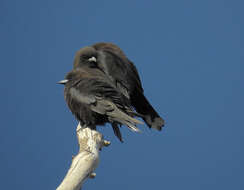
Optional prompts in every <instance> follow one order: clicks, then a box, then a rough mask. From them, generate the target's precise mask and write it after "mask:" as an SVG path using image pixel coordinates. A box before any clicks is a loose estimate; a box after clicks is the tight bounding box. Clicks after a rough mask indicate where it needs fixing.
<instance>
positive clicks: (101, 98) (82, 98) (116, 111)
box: [60, 66, 143, 141]
mask: <svg viewBox="0 0 244 190" xmlns="http://www.w3.org/2000/svg"><path fill="white" fill-rule="evenodd" d="M60 83H61V84H65V89H64V96H65V100H66V102H67V104H68V107H69V108H70V110H71V112H72V113H73V114H74V115H75V116H76V118H77V119H78V120H79V121H80V122H81V124H82V125H86V126H89V127H91V128H96V125H104V124H105V123H106V122H109V123H111V124H112V127H113V130H114V133H115V135H116V136H117V137H118V138H119V139H120V141H122V136H121V133H120V130H119V127H118V126H119V125H126V126H127V127H128V128H130V129H131V130H132V131H139V129H138V128H137V127H136V124H143V123H142V122H140V121H138V120H137V119H134V118H133V116H135V115H137V114H136V113H134V112H133V110H132V108H131V107H130V103H129V100H128V98H126V97H125V96H124V95H123V94H122V93H121V92H120V91H118V90H117V88H116V87H115V86H114V84H113V83H112V82H111V81H110V79H109V78H108V77H107V76H106V75H105V74H104V73H103V72H101V71H100V70H98V69H93V68H89V67H85V66H84V67H82V68H77V69H74V70H72V71H71V72H69V73H68V74H67V75H66V78H65V80H63V81H60Z"/></svg>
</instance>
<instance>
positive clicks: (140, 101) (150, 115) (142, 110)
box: [132, 92, 164, 131]
mask: <svg viewBox="0 0 244 190" xmlns="http://www.w3.org/2000/svg"><path fill="white" fill-rule="evenodd" d="M132 104H133V106H134V107H135V109H136V111H137V112H138V113H139V114H141V115H143V117H142V118H143V120H144V121H145V122H146V124H147V125H148V127H149V128H151V127H152V128H154V129H157V130H159V131H160V130H161V129H162V127H163V126H164V120H163V119H162V118H161V117H160V116H159V115H158V113H157V112H156V111H155V110H154V108H153V107H152V106H151V104H150V102H149V101H148V100H147V98H146V97H145V96H144V94H143V93H141V92H139V93H137V94H136V96H135V98H134V99H132Z"/></svg>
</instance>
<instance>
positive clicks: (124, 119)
mask: <svg viewBox="0 0 244 190" xmlns="http://www.w3.org/2000/svg"><path fill="white" fill-rule="evenodd" d="M109 117H110V120H113V121H115V122H117V123H120V124H122V125H126V126H127V127H128V128H129V129H130V130H132V131H134V132H140V130H139V129H138V128H137V127H136V125H137V124H144V123H143V122H141V121H139V120H137V119H135V118H133V117H131V116H129V115H127V114H126V113H125V112H123V111H121V110H120V109H118V108H117V107H116V108H115V110H114V111H112V112H111V113H110V114H109ZM113 129H114V130H115V128H113ZM116 130H117V129H116ZM116 136H117V135H116Z"/></svg>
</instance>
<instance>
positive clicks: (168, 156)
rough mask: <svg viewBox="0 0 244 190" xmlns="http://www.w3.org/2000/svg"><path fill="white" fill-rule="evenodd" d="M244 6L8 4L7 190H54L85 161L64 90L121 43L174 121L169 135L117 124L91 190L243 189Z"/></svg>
mask: <svg viewBox="0 0 244 190" xmlns="http://www.w3.org/2000/svg"><path fill="white" fill-rule="evenodd" d="M243 7H244V2H243V1H241V0H240V1H237V0H228V1H227V0H205V1H200V0H164V1H153V0H152V1H142V0H141V1H131V0H123V1H114V0H107V1H104V0H100V1H93V0H89V1H88V0H86V1H85V0H79V1H78V0H70V1H63V0H59V1H57V0H53V1H49V0H42V1H36V0H23V1H17V0H1V1H0V28H1V30H0V41H1V43H0V52H1V56H0V63H1V64H0V72H1V75H0V79H1V81H2V83H1V88H0V90H1V99H0V103H1V107H0V111H1V133H0V151H1V156H0V160H1V161H0V168H1V170H0V179H1V189H24V190H33V189H35V190H39V189H40V190H43V189H46V190H47V189H55V188H56V187H57V186H58V185H59V184H60V182H61V181H62V179H63V177H64V176H65V174H66V172H67V170H68V168H69V166H70V163H71V157H72V155H75V154H76V153H77V151H78V145H77V141H76V134H75V128H76V125H77V122H76V120H75V119H74V117H73V115H72V114H71V113H70V111H69V110H68V108H67V106H66V103H65V101H64V97H63V86H61V85H57V84H56V82H57V81H59V80H61V79H63V78H64V75H65V73H66V72H68V71H69V70H71V68H72V64H73V58H74V55H75V52H76V51H77V50H78V49H79V48H81V47H84V46H87V45H91V44H93V43H95V42H101V41H105V42H113V43H115V44H117V45H119V46H120V47H121V48H122V49H123V50H124V52H125V53H126V55H127V56H128V57H129V58H130V59H131V60H132V61H133V62H134V63H135V64H136V66H137V68H138V70H139V73H140V76H141V79H142V82H143V86H144V90H145V94H146V96H147V97H148V99H149V100H150V102H151V103H152V105H154V107H155V108H156V110H157V111H158V112H159V113H160V115H162V117H164V118H165V120H166V127H165V128H164V130H163V131H162V132H157V131H154V130H149V129H148V128H147V127H146V126H139V127H140V128H141V129H142V131H143V133H142V134H135V133H132V132H131V131H129V130H128V129H127V128H126V127H124V128H123V129H122V135H123V137H124V141H125V142H124V143H123V144H122V143H120V142H119V141H118V140H117V139H116V137H114V135H113V132H112V129H111V127H110V126H109V125H106V127H104V128H101V129H100V131H101V132H102V133H103V134H104V136H105V138H106V139H108V140H110V141H111V143H112V144H111V146H110V147H109V148H104V149H103V151H102V152H101V154H100V156H101V157H100V158H101V162H100V165H99V167H98V168H97V170H96V173H97V177H96V178H95V179H94V180H87V181H86V183H85V185H84V189H116V190H124V189H140V190H148V189H167V190H176V189H177V190H178V189H187V190H196V189H197V190H199V189H202V190H205V189H208V190H216V189H221V190H229V189H234V190H243V189H244V180H243V177H244V151H243V145H244V139H243V135H244V36H243V34H244V22H243V19H244V12H243Z"/></svg>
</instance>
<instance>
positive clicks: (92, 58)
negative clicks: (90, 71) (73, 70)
mask: <svg viewBox="0 0 244 190" xmlns="http://www.w3.org/2000/svg"><path fill="white" fill-rule="evenodd" d="M88 61H89V62H97V59H96V57H94V56H92V57H90V58H89V59H88Z"/></svg>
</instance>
